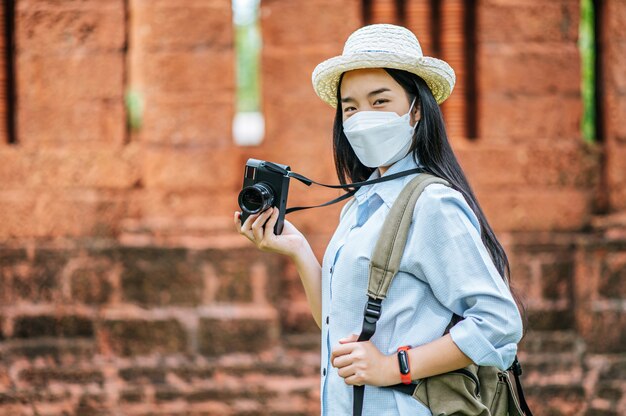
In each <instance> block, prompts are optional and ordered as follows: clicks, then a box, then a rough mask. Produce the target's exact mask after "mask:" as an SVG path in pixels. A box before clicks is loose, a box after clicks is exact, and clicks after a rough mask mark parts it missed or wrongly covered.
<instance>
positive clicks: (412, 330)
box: [320, 153, 522, 416]
mask: <svg viewBox="0 0 626 416" xmlns="http://www.w3.org/2000/svg"><path fill="white" fill-rule="evenodd" d="M415 167H417V165H416V164H415V162H414V161H413V158H412V155H411V154H410V153H409V155H407V156H406V157H405V158H403V159H401V160H400V161H398V162H396V163H395V164H394V165H393V166H391V167H390V168H389V169H388V170H387V172H386V173H385V175H384V176H386V175H390V174H393V173H396V172H401V171H403V170H407V169H412V168H415ZM378 175H379V174H378V170H376V171H375V172H374V173H373V174H372V175H371V177H370V179H373V178H376V177H378ZM413 177H415V175H409V176H405V177H402V178H399V179H395V180H392V181H389V182H383V183H378V184H374V185H368V186H365V187H362V188H361V189H359V191H358V192H357V193H356V195H355V198H356V202H355V203H353V204H351V205H350V207H349V208H348V209H347V210H345V213H344V215H343V217H342V219H341V220H340V222H339V225H338V226H337V229H336V231H335V233H334V235H333V237H332V239H331V241H330V243H329V244H328V247H327V249H326V253H325V254H324V260H323V262H322V331H321V332H322V355H321V357H322V360H321V372H322V377H321V390H320V391H321V401H322V415H328V416H343V415H347V416H349V415H352V390H353V389H352V386H349V385H347V384H345V382H344V379H343V378H341V377H340V376H339V375H338V374H337V369H336V368H334V367H333V366H332V365H331V364H330V354H331V352H332V349H333V348H335V347H336V346H337V345H339V339H340V338H344V337H347V336H349V335H350V334H360V332H361V325H362V322H363V308H364V306H365V302H366V299H367V295H366V293H367V282H368V267H369V260H370V254H371V252H372V249H373V247H374V245H375V244H376V241H377V239H378V236H379V234H380V231H381V227H382V224H383V221H384V220H385V217H386V216H387V214H388V213H389V209H390V208H391V205H392V204H393V202H394V201H395V199H396V197H397V196H398V194H399V193H400V191H401V190H402V188H403V186H404V185H405V184H406V183H407V182H409V181H410V180H411V179H412V178H413ZM411 227H412V228H411V231H410V232H409V235H408V241H407V244H406V248H405V251H404V256H403V257H402V261H401V263H400V271H399V272H398V275H397V276H396V278H395V279H394V281H393V283H392V284H391V287H390V288H389V292H388V295H387V298H386V299H385V300H384V301H383V303H382V316H381V318H380V320H379V321H378V325H377V329H376V333H375V334H374V336H373V337H372V339H371V341H372V342H373V343H374V345H376V347H378V349H379V350H380V351H381V352H382V353H383V354H387V355H388V354H395V353H396V350H397V348H398V347H400V346H403V345H410V346H412V347H415V346H418V345H422V344H426V343H428V342H430V341H433V340H435V339H437V338H439V337H441V336H442V334H443V333H444V331H445V328H446V327H447V326H448V324H449V323H450V319H451V318H452V314H453V312H454V313H456V314H457V315H460V316H463V317H464V318H465V319H464V320H462V321H461V322H459V323H458V324H457V325H455V326H454V327H453V328H452V329H451V330H450V335H451V337H452V339H453V340H454V343H455V344H456V345H457V346H458V347H459V348H460V349H461V351H463V352H464V353H465V354H466V355H467V356H468V357H470V358H471V359H472V361H474V362H475V363H476V364H478V365H494V366H497V367H499V368H500V369H506V368H508V367H509V366H510V365H511V364H512V362H513V359H514V357H515V354H516V352H517V343H518V342H519V340H520V339H521V336H522V322H521V318H520V314H519V311H518V309H517V307H516V305H515V302H514V301H513V298H512V296H511V293H510V291H509V289H508V287H507V286H506V284H505V282H504V281H503V280H502V278H501V277H500V275H499V273H498V271H497V270H496V268H495V266H494V265H493V262H492V261H491V258H490V256H489V253H488V252H487V250H486V248H485V246H484V244H483V242H482V240H481V238H480V225H479V223H478V219H477V218H476V215H475V214H474V212H473V211H472V209H471V208H470V207H469V205H468V204H467V202H466V201H465V199H464V198H463V195H462V194H461V193H460V192H458V191H456V190H454V189H452V188H449V187H447V186H444V185H440V184H433V185H430V186H428V187H427V188H426V190H425V191H424V192H423V193H422V195H421V197H420V198H419V199H418V201H417V204H416V206H415V210H414V212H413V223H412V226H411ZM430 414H431V413H430V411H429V410H428V409H427V408H426V407H424V406H423V405H422V404H420V403H419V402H418V401H417V400H415V399H413V398H412V397H410V396H408V395H406V394H404V393H400V392H397V391H393V390H391V389H388V388H379V387H373V386H366V387H365V399H364V406H363V416H392V415H393V416H399V415H430Z"/></svg>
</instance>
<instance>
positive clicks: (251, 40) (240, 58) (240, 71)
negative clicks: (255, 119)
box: [235, 2, 261, 112]
mask: <svg viewBox="0 0 626 416" xmlns="http://www.w3.org/2000/svg"><path fill="white" fill-rule="evenodd" d="M246 7H251V8H253V10H252V11H251V10H248V11H247V12H248V13H249V14H250V15H251V17H252V18H246V19H240V20H239V21H238V19H235V50H236V54H237V111H240V112H242V111H260V107H261V105H260V101H261V100H260V98H261V95H260V76H259V72H260V65H259V59H260V51H261V36H260V29H259V23H258V7H259V4H258V2H249V3H248V4H247V5H246ZM235 13H237V12H235Z"/></svg>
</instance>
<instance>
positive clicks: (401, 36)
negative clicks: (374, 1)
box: [343, 23, 424, 57]
mask: <svg viewBox="0 0 626 416" xmlns="http://www.w3.org/2000/svg"><path fill="white" fill-rule="evenodd" d="M363 52H383V53H393V54H401V55H408V56H412V57H422V56H424V54H423V53H422V47H421V46H420V43H419V41H418V40H417V38H416V37H415V35H414V34H413V32H411V31H410V30H408V29H407V28H404V27H402V26H396V25H390V24H386V23H379V24H373V25H368V26H364V27H362V28H360V29H358V30H356V31H355V32H354V33H352V34H351V35H350V36H349V37H348V40H346V44H345V45H344V48H343V55H344V56H345V55H352V54H356V53H363Z"/></svg>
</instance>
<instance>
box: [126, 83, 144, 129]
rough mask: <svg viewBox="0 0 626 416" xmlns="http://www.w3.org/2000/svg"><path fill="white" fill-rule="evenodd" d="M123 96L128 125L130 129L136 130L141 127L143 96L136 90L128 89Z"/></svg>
mask: <svg viewBox="0 0 626 416" xmlns="http://www.w3.org/2000/svg"><path fill="white" fill-rule="evenodd" d="M124 98H125V102H126V114H127V122H128V125H129V126H130V128H131V130H135V131H137V130H139V129H141V122H142V118H143V97H142V95H141V94H140V93H139V92H138V91H133V90H129V91H127V92H126V97H124Z"/></svg>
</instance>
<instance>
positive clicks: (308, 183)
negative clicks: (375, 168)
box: [266, 162, 425, 214]
mask: <svg viewBox="0 0 626 416" xmlns="http://www.w3.org/2000/svg"><path fill="white" fill-rule="evenodd" d="M266 167H267V168H268V169H270V170H273V171H274V172H276V173H280V174H282V175H284V176H287V177H289V178H294V179H297V180H298V181H300V182H302V183H303V184H305V185H306V186H311V185H312V184H315V185H319V186H324V187H326V188H333V189H350V191H349V192H347V193H346V194H344V195H341V196H340V197H338V198H335V199H333V200H331V201H328V202H325V203H323V204H320V205H311V206H306V207H291V208H287V209H286V210H285V214H289V213H290V212H295V211H300V210H303V209H310V208H320V207H325V206H328V205H332V204H336V203H337V202H341V201H343V200H345V199H348V198H350V197H351V196H353V195H354V194H356V192H357V191H358V190H359V188H361V187H363V186H367V185H373V184H375V183H381V182H387V181H391V180H394V179H397V178H401V177H403V176H407V175H413V174H415V173H423V172H425V170H424V168H414V169H409V170H404V171H402V172H398V173H394V174H392V175H389V176H382V177H380V178H376V179H371V180H368V181H362V182H354V183H349V184H345V185H327V184H324V183H320V182H316V181H314V180H312V179H309V178H307V177H306V176H304V175H300V174H299V173H296V172H292V171H290V170H287V169H283V168H282V167H280V166H278V165H275V164H273V163H271V162H266Z"/></svg>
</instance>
